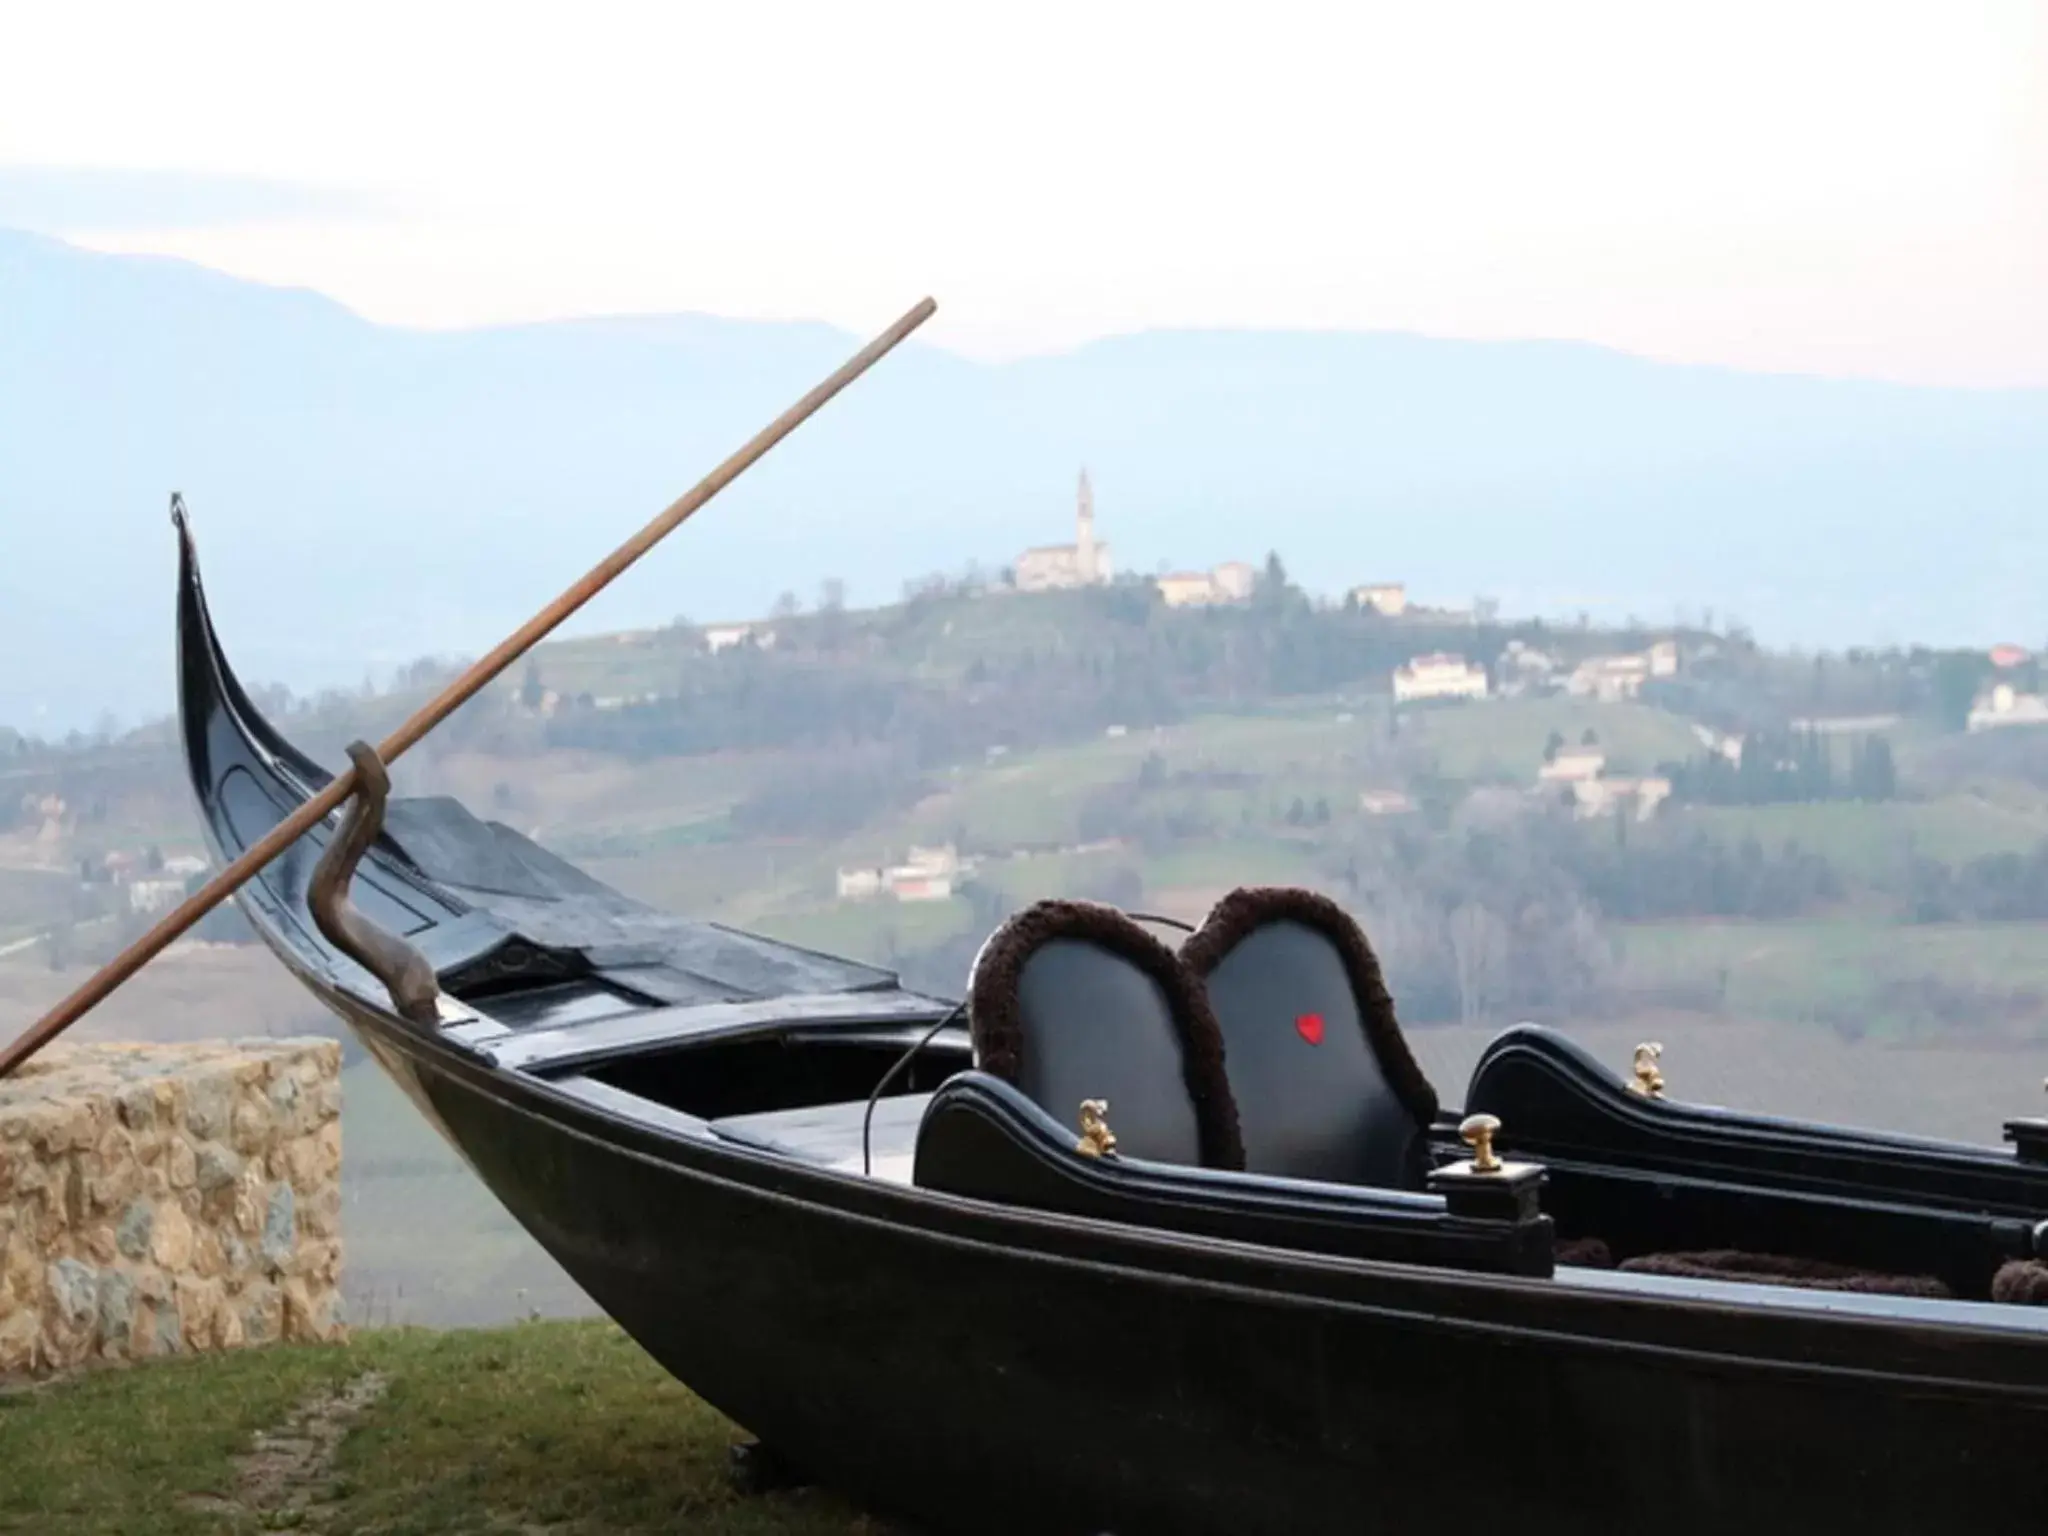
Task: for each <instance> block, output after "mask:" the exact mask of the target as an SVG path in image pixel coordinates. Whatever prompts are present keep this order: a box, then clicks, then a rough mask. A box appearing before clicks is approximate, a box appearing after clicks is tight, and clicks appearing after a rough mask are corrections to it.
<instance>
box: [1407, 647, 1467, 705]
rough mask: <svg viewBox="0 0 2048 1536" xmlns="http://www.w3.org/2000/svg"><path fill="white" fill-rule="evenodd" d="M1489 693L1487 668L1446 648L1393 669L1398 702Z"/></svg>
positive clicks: (1414, 658) (1412, 659)
mask: <svg viewBox="0 0 2048 1536" xmlns="http://www.w3.org/2000/svg"><path fill="white" fill-rule="evenodd" d="M1486 693H1487V685H1486V669H1485V668H1484V667H1480V666H1475V665H1473V664H1472V663H1470V662H1468V661H1466V660H1465V658H1464V657H1462V656H1455V655H1452V654H1450V653H1449V652H1447V651H1435V652H1432V653H1431V654H1429V655H1427V656H1415V657H1411V658H1410V659H1409V661H1408V664H1407V665H1406V666H1401V667H1396V668H1395V669H1394V702H1395V703H1397V704H1407V703H1411V702H1414V701H1417V700H1421V699H1483V698H1485V697H1486Z"/></svg>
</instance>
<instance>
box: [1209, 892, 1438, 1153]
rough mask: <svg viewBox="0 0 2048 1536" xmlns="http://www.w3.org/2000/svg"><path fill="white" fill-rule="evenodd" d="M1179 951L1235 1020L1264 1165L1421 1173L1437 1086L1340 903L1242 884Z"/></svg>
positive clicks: (1244, 1098)
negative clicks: (1411, 1044)
mask: <svg viewBox="0 0 2048 1536" xmlns="http://www.w3.org/2000/svg"><path fill="white" fill-rule="evenodd" d="M1180 958H1181V960H1182V962H1183V963H1184V964H1185V965H1186V966H1187V968H1188V970H1189V971H1190V973H1191V974H1192V975H1193V976H1194V978H1195V979H1196V981H1197V982H1198V983H1199V984H1200V985H1201V986H1202V987H1203V989H1204V991H1205V992H1206V995H1207V998H1208V1002H1209V1006H1210V1008H1211V1010H1212V1011H1213V1012H1214V1014H1215V1017H1216V1020H1217V1023H1218V1026H1219V1027H1220V1028H1221V1030H1222V1033H1223V1049H1224V1060H1225V1062H1226V1063H1227V1065H1228V1075H1229V1079H1230V1089H1231V1094H1232V1097H1233V1098H1234V1099H1235V1100H1236V1103H1237V1110H1238V1117H1239V1123H1240V1127H1241V1134H1242V1136H1243V1140H1244V1147H1245V1166H1246V1167H1247V1168H1248V1169H1249V1170H1250V1171H1251V1172H1253V1173H1265V1174H1274V1175H1279V1176H1284V1177H1289V1178H1304V1179H1323V1180H1329V1181H1334V1182H1338V1183H1346V1184H1366V1185H1373V1186H1378V1187H1382V1188H1398V1189H1417V1188H1420V1187H1421V1186H1422V1183H1423V1180H1424V1177H1425V1175H1426V1174H1427V1173H1428V1171H1429V1144H1428V1139H1427V1135H1428V1128H1429V1125H1430V1123H1431V1122H1432V1121H1433V1120H1435V1118H1436V1112H1437V1097H1436V1092H1435V1090H1434V1089H1432V1088H1431V1087H1430V1085H1429V1080H1428V1079H1427V1078H1425V1077H1424V1076H1423V1075H1422V1069H1421V1068H1420V1067H1418V1066H1417V1065H1416V1063H1415V1058H1414V1057H1413V1056H1412V1055H1411V1054H1410V1053H1409V1050H1408V1043H1407V1041H1406V1040H1405V1039H1403V1038H1402V1035H1401V1026H1400V1024H1399V1023H1398V1022H1397V1021H1396V1020H1395V1017H1394V1002H1393V999H1392V998H1391V997H1389V996H1388V995H1387V988H1386V983H1385V981H1384V980H1383V979H1382V978H1381V975H1380V967H1379V961H1378V960H1377V959H1376V958H1375V957H1374V955H1373V952H1372V948H1371V946H1370V945H1369V944H1367V942H1366V939H1365V935H1364V934H1363V933H1362V932H1361V931H1360V930H1359V927H1358V924H1357V923H1355V922H1353V921H1352V920H1351V918H1350V916H1349V915H1348V914H1346V913H1345V911H1344V910H1343V909H1342V908H1341V907H1339V906H1338V905H1337V904H1336V903H1335V902H1333V901H1331V900H1330V899H1329V898H1328V897H1325V896H1319V895H1317V894H1316V893H1314V892H1313V891H1304V890H1293V889H1287V888H1275V887H1267V888H1256V889H1239V890H1236V891H1233V892H1231V893H1230V894H1229V895H1228V896H1226V897H1224V898H1223V900H1222V901H1220V902H1218V903H1217V905H1216V907H1215V909H1214V910H1213V911H1211V912H1210V914H1209V916H1208V919H1207V920H1206V921H1205V922H1204V923H1203V925H1202V927H1201V928H1200V929H1199V930H1198V931H1197V932H1196V933H1195V934H1194V935H1193V936H1191V937H1190V938H1189V939H1188V940H1187V942H1186V943H1185V944H1183V945H1182V946H1181V952H1180Z"/></svg>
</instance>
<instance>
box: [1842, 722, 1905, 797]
mask: <svg viewBox="0 0 2048 1536" xmlns="http://www.w3.org/2000/svg"><path fill="white" fill-rule="evenodd" d="M1849 786H1850V790H1851V792H1852V793H1853V794H1854V795H1855V796H1856V798H1857V799H1859V800H1890V799H1893V798H1895V797H1896V796H1897V794H1898V792H1899V770H1898V768H1897V766H1896V765H1895V764H1894V763H1893V762H1892V744H1891V742H1890V741H1888V740H1887V739H1886V738H1884V737H1882V736H1872V737H1869V738H1867V739H1866V740H1865V741H1864V743H1863V745H1862V747H1861V748H1860V749H1859V750H1858V751H1857V753H1856V762H1855V765H1854V766H1853V767H1852V768H1851V769H1850V771H1849Z"/></svg>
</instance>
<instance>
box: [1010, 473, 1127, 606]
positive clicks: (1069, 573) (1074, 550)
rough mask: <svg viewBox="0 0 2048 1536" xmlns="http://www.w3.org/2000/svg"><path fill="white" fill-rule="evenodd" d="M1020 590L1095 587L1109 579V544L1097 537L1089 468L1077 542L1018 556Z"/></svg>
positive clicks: (1078, 511)
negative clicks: (1098, 539) (1089, 482)
mask: <svg viewBox="0 0 2048 1536" xmlns="http://www.w3.org/2000/svg"><path fill="white" fill-rule="evenodd" d="M1016 580H1017V590H1018V591H1019V592H1047V591H1051V590H1052V589H1053V588H1055V587H1095V586H1101V585H1103V584H1104V583H1106V582H1107V581H1108V580H1109V546H1108V545H1107V544H1103V543H1100V542H1098V541H1097V539H1096V537H1095V493H1094V491H1092V490H1091V489H1090V488H1089V485H1088V471H1087V470H1085V469H1084V470H1082V471H1081V492H1080V498H1079V501H1078V504H1077V505H1076V507H1075V511H1074V542H1073V543H1071V544H1046V545H1042V546H1040V547H1039V548H1037V549H1027V550H1025V551H1024V553H1023V554H1021V555H1019V556H1018V557H1017V566H1016Z"/></svg>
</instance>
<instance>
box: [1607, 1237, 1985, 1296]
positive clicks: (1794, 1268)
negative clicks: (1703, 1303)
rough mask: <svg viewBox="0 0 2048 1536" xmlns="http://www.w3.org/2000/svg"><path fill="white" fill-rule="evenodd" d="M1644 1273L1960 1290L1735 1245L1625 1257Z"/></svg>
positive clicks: (1835, 1286) (1821, 1287)
mask: <svg viewBox="0 0 2048 1536" xmlns="http://www.w3.org/2000/svg"><path fill="white" fill-rule="evenodd" d="M1621 1267H1622V1268H1623V1269H1625V1270H1630V1271H1633V1272H1634V1273H1636V1274H1639V1275H1676V1276H1679V1277H1681V1278H1683V1279H1687V1280H1741V1281H1746V1282H1747V1283H1749V1284H1751V1285H1796V1286H1800V1287H1802V1288H1804V1289H1806V1290H1810V1291H1858V1292H1862V1293H1864V1294H1867V1295H1873V1296H1926V1297H1933V1298H1937V1299H1938V1298H1942V1297H1949V1296H1953V1295H1954V1294H1955V1293H1954V1292H1953V1291H1951V1290H1950V1289H1949V1288H1948V1287H1947V1286H1945V1285H1943V1284H1942V1283H1941V1282H1940V1281H1939V1280H1937V1279H1935V1278H1934V1277H1933V1276H1931V1275H1888V1274H1884V1273H1882V1272H1880V1271H1878V1270H1871V1269H1852V1268H1850V1267H1849V1266H1848V1265H1845V1264H1827V1263H1823V1262H1822V1261H1821V1260H1819V1259H1799V1258H1787V1257H1785V1256H1784V1255H1782V1254H1775V1253H1741V1252H1738V1251H1736V1250H1734V1249H1730V1248H1717V1249H1710V1250H1707V1251H1704V1252H1700V1253H1646V1254H1644V1255H1642V1256H1641V1257H1640V1258H1634V1259H1623V1260H1622V1261H1621Z"/></svg>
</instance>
